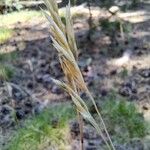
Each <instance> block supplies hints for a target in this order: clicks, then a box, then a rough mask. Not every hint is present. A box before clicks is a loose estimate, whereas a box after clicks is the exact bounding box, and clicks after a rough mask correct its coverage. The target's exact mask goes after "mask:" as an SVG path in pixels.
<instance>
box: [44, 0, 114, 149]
mask: <svg viewBox="0 0 150 150" xmlns="http://www.w3.org/2000/svg"><path fill="white" fill-rule="evenodd" d="M45 4H46V6H47V8H48V10H49V13H50V15H49V14H48V13H46V12H45V11H43V13H44V14H45V16H46V18H47V19H48V21H49V23H50V32H51V39H52V41H53V46H54V47H55V48H56V50H57V51H58V55H59V60H60V63H61V66H62V69H63V72H64V74H65V76H66V78H67V81H68V83H67V84H65V83H62V82H60V81H58V80H55V79H53V81H54V82H55V83H56V84H57V85H59V86H61V87H62V88H63V89H64V90H65V91H66V92H68V93H69V95H70V96H71V98H72V101H73V102H74V104H75V106H76V109H77V110H78V112H79V113H80V114H81V115H82V116H83V118H84V119H86V120H88V121H89V122H90V123H91V125H93V127H94V128H95V129H96V131H97V132H98V133H99V134H100V135H101V137H102V138H103V140H104V142H105V143H106V145H107V147H108V149H109V150H111V149H113V150H114V149H115V148H114V146H113V143H112V141H111V139H110V136H109V134H108V132H107V129H106V127H105V124H104V122H103V119H102V117H101V114H100V113H99V110H98V108H97V106H96V104H95V101H94V99H93V97H92V95H91V94H90V92H89V90H88V88H87V86H86V84H85V82H84V79H83V76H82V74H81V71H80V69H79V67H78V65H77V62H76V60H77V46H76V41H75V36H74V30H73V24H72V20H71V13H70V4H69V5H68V6H67V7H66V26H65V25H64V24H63V23H62V21H61V19H60V17H59V14H58V6H57V3H56V1H54V0H45ZM80 91H84V92H86V93H87V95H88V96H89V98H90V99H91V101H92V103H93V105H94V106H95V109H96V111H97V114H98V116H99V118H100V121H101V123H102V126H99V124H98V123H97V122H96V120H95V119H94V118H93V116H92V115H91V114H90V112H89V110H88V108H87V105H86V103H85V102H84V100H83V99H81V97H80V96H79V94H78V93H79V92H80ZM102 130H104V131H105V132H106V135H107V137H108V139H109V142H108V141H107V140H106V138H105V136H104V134H103V132H102Z"/></svg>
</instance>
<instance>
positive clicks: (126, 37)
mask: <svg viewBox="0 0 150 150" xmlns="http://www.w3.org/2000/svg"><path fill="white" fill-rule="evenodd" d="M148 9H149V7H147V6H145V7H144V8H139V9H138V10H136V11H135V10H134V11H130V12H126V13H120V16H121V17H122V18H123V20H124V21H123V25H122V27H123V35H121V33H120V28H119V27H118V26H119V25H118V20H116V18H115V17H114V16H112V17H110V13H109V12H108V11H107V10H105V9H101V10H99V9H98V8H94V9H92V15H93V20H94V25H96V27H94V29H93V30H92V32H91V35H90V37H89V36H88V34H89V32H88V31H89V27H88V23H87V20H88V10H87V9H86V8H85V9H83V8H82V6H79V7H76V8H74V9H73V12H74V13H73V18H74V29H75V33H76V38H77V43H78V49H79V61H78V64H79V66H80V68H81V71H82V73H83V76H84V78H85V81H86V83H87V85H88V87H89V89H90V91H91V92H92V94H93V95H94V97H95V99H96V101H97V104H98V105H99V107H100V108H101V109H102V113H103V114H104V117H106V119H104V120H106V122H107V121H108V119H112V118H111V117H112V116H110V118H109V117H108V118H107V115H108V116H109V115H110V113H109V111H110V112H112V113H114V114H115V115H117V117H118V118H117V119H120V118H119V115H118V114H116V112H114V110H115V109H116V107H113V104H112V102H113V103H114V105H115V106H116V105H117V107H118V108H117V109H118V110H119V108H120V107H121V106H122V105H121V103H119V104H118V101H119V102H120V101H121V100H123V101H125V103H124V102H123V105H124V106H123V109H128V106H129V105H132V104H133V105H134V106H135V108H136V111H137V113H136V114H129V116H130V115H131V116H132V117H139V116H138V115H139V114H140V117H141V115H142V117H141V120H142V122H144V124H145V123H146V124H147V123H148V122H150V43H149V41H150V35H149V31H150V30H149V29H150V22H149V19H150V18H149V16H150V14H149V10H148ZM79 10H80V11H79ZM81 10H82V11H81ZM75 12H79V13H75ZM19 13H20V14H19ZM21 15H22V16H24V17H22V16H21ZM61 15H62V18H63V9H62V10H61ZM129 15H130V16H129ZM12 16H13V17H12ZM0 18H1V20H2V23H0V28H1V30H5V31H6V32H9V34H10V37H9V34H8V39H7V40H6V41H5V40H4V41H3V42H0V43H1V44H0V49H1V54H0V62H1V64H3V65H4V66H5V67H4V68H3V71H2V73H0V75H1V82H0V127H1V129H2V134H1V135H2V137H0V140H1V142H0V148H1V147H2V149H4V147H5V146H6V145H8V143H7V142H8V141H9V140H11V139H10V138H12V136H13V135H14V132H16V131H18V130H19V128H20V126H21V127H22V126H24V120H26V119H27V120H28V119H29V118H32V117H33V116H34V115H37V114H39V113H41V112H42V111H43V109H44V108H45V109H47V108H50V109H51V107H52V106H54V107H55V105H56V107H57V105H62V107H63V106H64V107H65V105H67V106H68V107H69V111H70V98H69V97H68V95H67V94H65V93H64V92H63V91H62V90H61V89H60V88H59V87H57V86H56V85H54V84H53V82H52V80H51V78H52V77H53V78H56V79H59V80H64V75H63V73H62V70H61V68H60V64H59V61H58V56H57V53H56V50H55V49H54V48H53V47H52V43H51V40H50V33H49V23H48V21H47V20H46V19H45V18H44V17H43V16H42V15H41V14H40V13H39V12H34V11H33V12H30V11H24V12H18V13H14V14H13V15H11V14H10V15H6V16H0ZM20 18H23V19H20ZM108 18H110V19H109V20H108ZM112 20H113V21H112ZM114 20H115V21H114ZM114 22H115V23H114ZM97 24H99V25H97ZM2 33H4V31H2ZM81 96H83V98H86V96H85V95H84V93H82V95H81ZM107 101H110V102H109V104H108V103H107ZM128 104H129V105H128ZM118 105H119V106H118ZM109 106H111V107H112V108H114V109H113V110H111V107H109ZM58 107H59V106H58ZM68 107H67V108H66V110H68ZM121 108H122V107H121ZM131 108H132V106H131ZM61 109H62V108H61V107H60V108H59V109H57V111H58V112H59V111H60V110H61ZM129 109H130V106H129ZM92 110H93V109H92V107H91V111H92ZM14 112H15V117H14ZM60 112H61V111H60ZM124 112H125V113H127V114H128V113H129V112H130V111H128V110H124ZM51 113H52V112H51ZM53 113H54V114H55V112H53ZM53 113H52V114H53ZM61 113H62V114H63V113H64V112H63V111H62V112H61ZM93 113H94V112H93ZM119 113H120V116H121V115H123V119H126V118H125V117H126V116H125V115H126V114H123V113H122V114H121V111H120V112H119ZM133 113H134V111H133ZM105 115H106V116H105ZM134 115H135V116H134ZM136 115H137V116H136ZM68 116H69V115H68ZM70 117H71V118H74V115H71V116H70ZM132 119H133V118H132ZM132 119H131V120H132ZM64 120H65V119H64ZM52 121H53V122H55V121H56V122H57V121H58V119H57V117H56V118H55V115H54V120H53V119H52ZM119 121H120V120H117V121H116V122H113V123H112V124H111V125H112V126H113V125H114V126H115V125H116V126H115V129H113V131H112V129H111V128H112V127H108V128H110V129H109V130H110V132H112V134H113V135H114V133H115V132H118V134H117V135H119V136H121V134H124V132H125V133H127V132H129V133H128V134H129V135H125V136H122V137H121V138H122V141H121V140H120V141H119V142H120V143H117V142H116V143H115V145H116V149H118V150H119V149H121V150H122V149H132V150H142V149H147V150H148V149H149V148H150V145H148V144H147V143H149V142H148V141H150V132H149V130H148V129H146V131H141V132H139V130H140V129H138V128H136V127H135V126H134V125H135V124H136V122H134V123H131V126H132V125H133V126H134V127H133V129H135V130H138V131H135V134H133V135H132V134H131V135H130V131H126V130H128V128H127V129H126V130H125V128H124V127H123V128H122V127H118V124H119ZM36 123H37V122H36ZM70 124H71V127H70V128H71V131H72V130H73V131H72V132H73V133H74V135H72V139H73V140H72V141H73V142H72V143H73V144H72V145H73V146H74V149H79V147H78V146H79V144H78V143H79V141H78V140H77V139H78V132H79V131H78V125H77V123H76V122H75V121H73V123H70ZM127 124H128V125H129V126H130V121H129V120H128V119H127ZM139 124H140V125H141V126H142V123H141V122H140V123H139ZM32 125H33V124H32ZM111 125H110V126H111ZM74 126H75V127H74ZM108 126H109V125H108ZM141 126H140V127H141ZM147 127H148V128H149V129H150V125H149V126H148V125H147ZM72 128H73V129H72ZM141 128H142V127H141ZM64 129H67V128H66V127H65V128H63V129H62V130H64ZM129 129H130V128H129ZM131 129H132V128H131ZM124 130H125V131H124ZM37 132H38V131H37ZM39 132H40V131H39ZM55 132H56V131H55ZM120 132H121V133H120ZM143 132H144V133H143ZM41 134H42V133H41ZM54 134H56V133H54ZM76 134H77V135H76ZM87 134H88V135H87ZM63 135H64V133H63V134H62V133H61V134H60V135H58V137H57V138H60V137H59V136H63ZM87 136H88V137H87ZM8 137H9V138H8ZM127 137H128V138H127ZM115 138H116V137H115ZM123 138H126V140H124V139H123ZM98 139H99V136H98V135H96V133H94V131H93V129H92V128H91V127H88V125H85V147H86V146H87V145H88V146H87V149H88V148H89V149H90V148H91V149H92V148H93V149H94V148H95V150H96V149H98V150H99V148H97V145H101V143H102V141H101V140H98ZM118 139H119V137H118ZM118 139H117V140H118ZM133 139H134V140H135V141H136V144H135V143H134V142H133V143H134V144H133V143H131V140H133ZM117 140H116V141H117ZM62 141H63V140H62ZM114 141H115V140H114ZM145 141H146V142H145ZM145 143H146V144H145ZM121 144H122V145H121ZM50 145H51V144H50ZM95 145H96V146H95ZM40 146H41V145H40ZM40 146H39V147H38V149H39V150H40V149H44V148H43V147H40ZM51 147H52V146H51ZM51 147H48V148H45V149H50V150H51V149H59V148H51ZM75 147H76V148H75ZM17 148H18V147H17ZM17 148H15V150H17ZM36 148H37V147H36ZM36 148H35V149H36ZM8 149H9V150H13V149H12V148H8ZM18 149H19V148H18ZM22 149H23V148H20V150H22ZM24 149H25V148H24ZM26 149H27V147H26ZM26 149H25V150H26ZM33 149H34V148H33ZM60 149H69V148H66V147H64V145H63V146H62V145H61V146H60Z"/></svg>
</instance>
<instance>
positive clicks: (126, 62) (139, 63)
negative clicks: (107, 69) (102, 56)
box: [108, 54, 150, 70]
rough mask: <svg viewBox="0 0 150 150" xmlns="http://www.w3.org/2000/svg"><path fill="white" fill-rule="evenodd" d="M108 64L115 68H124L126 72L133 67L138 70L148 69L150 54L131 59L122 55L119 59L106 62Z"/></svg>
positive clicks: (127, 55)
mask: <svg viewBox="0 0 150 150" xmlns="http://www.w3.org/2000/svg"><path fill="white" fill-rule="evenodd" d="M108 64H110V65H114V66H117V67H123V66H124V67H126V68H127V69H128V70H132V69H133V66H136V67H137V68H138V69H142V68H148V67H150V54H148V55H143V56H140V57H133V58H132V56H130V54H126V55H123V56H122V57H120V58H115V59H112V60H109V61H108Z"/></svg>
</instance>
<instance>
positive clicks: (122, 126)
mask: <svg viewBox="0 0 150 150" xmlns="http://www.w3.org/2000/svg"><path fill="white" fill-rule="evenodd" d="M102 114H103V116H104V118H105V121H106V124H107V129H108V130H109V131H110V132H111V133H112V135H114V136H115V137H114V139H116V140H117V141H118V142H121V143H124V142H128V140H130V139H131V138H140V137H144V136H145V135H146V125H145V121H144V118H143V116H142V114H140V113H138V111H137V109H136V107H135V105H134V104H133V103H130V102H127V101H125V100H120V101H117V100H114V99H109V100H106V102H105V103H103V104H102Z"/></svg>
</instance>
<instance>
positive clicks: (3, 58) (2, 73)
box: [0, 52, 18, 80]
mask: <svg viewBox="0 0 150 150" xmlns="http://www.w3.org/2000/svg"><path fill="white" fill-rule="evenodd" d="M17 54H18V53H17V52H11V53H0V79H1V80H9V79H11V78H12V77H13V75H14V72H15V71H14V69H13V68H12V66H11V65H8V62H13V61H14V60H16V58H17Z"/></svg>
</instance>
